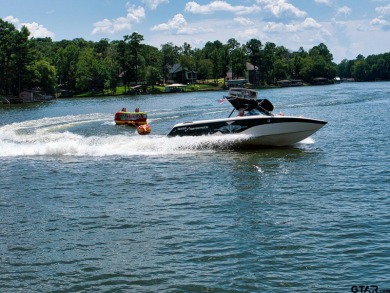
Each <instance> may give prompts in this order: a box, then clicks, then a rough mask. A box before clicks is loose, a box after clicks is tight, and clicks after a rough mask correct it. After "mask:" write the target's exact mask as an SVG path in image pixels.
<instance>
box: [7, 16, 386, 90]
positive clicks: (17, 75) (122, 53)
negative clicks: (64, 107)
mask: <svg viewBox="0 0 390 293" xmlns="http://www.w3.org/2000/svg"><path fill="white" fill-rule="evenodd" d="M29 35H30V32H29V31H28V29H27V28H26V27H22V28H21V29H20V30H18V29H16V28H15V26H14V25H13V24H11V23H8V22H6V21H3V20H2V19H0V95H17V94H18V93H19V92H20V91H21V90H23V89H31V88H36V87H39V88H41V89H42V90H44V91H46V92H47V93H54V92H56V91H58V90H59V89H64V90H69V91H72V92H74V93H76V94H77V93H83V92H88V91H96V92H105V91H110V92H111V93H115V91H116V88H117V86H118V85H120V84H122V85H125V86H126V85H130V84H132V85H134V84H138V83H139V82H141V81H142V82H146V83H147V84H148V85H151V86H154V85H157V84H159V83H164V82H166V81H167V80H168V79H169V69H170V68H171V67H172V66H173V65H174V64H180V65H181V67H182V68H185V69H187V70H192V71H196V72H197V77H198V80H215V81H217V80H219V79H221V78H225V77H226V76H227V73H228V72H230V75H231V78H232V79H237V78H239V77H243V76H246V73H247V70H248V68H247V64H251V65H250V66H251V67H253V68H251V70H253V72H255V74H254V76H253V78H252V79H253V81H252V83H253V84H254V86H268V85H274V84H276V83H277V81H278V80H284V79H297V80H302V81H304V82H305V83H309V84H310V83H312V82H313V80H314V79H315V78H317V77H323V78H327V79H330V80H332V79H334V78H335V77H336V76H340V77H341V78H354V79H355V80H357V81H375V80H390V53H384V54H379V55H370V56H368V57H367V58H365V57H364V56H362V55H359V56H357V57H356V59H354V60H346V59H345V60H343V61H342V62H341V63H340V64H336V63H334V62H333V55H332V54H331V52H329V50H328V48H327V47H326V45H325V44H323V43H320V44H319V45H317V46H314V47H313V48H311V49H310V50H308V51H305V50H304V49H303V48H302V47H301V48H300V49H299V50H298V51H296V52H293V51H290V50H288V49H287V48H285V47H284V46H277V45H276V44H274V43H272V42H266V43H265V44H263V43H262V42H261V41H260V40H258V39H251V40H249V41H248V42H246V43H245V44H240V43H239V42H238V41H237V40H235V39H234V38H232V39H229V40H228V41H227V42H226V43H225V44H223V43H221V42H220V41H214V42H207V43H206V44H205V45H204V47H203V48H201V49H193V48H192V47H191V46H190V45H189V44H188V43H184V44H183V45H182V46H176V45H174V44H172V43H166V44H162V45H161V47H160V48H156V47H153V46H150V45H147V44H143V43H142V42H143V40H144V38H143V36H142V35H140V34H138V33H136V32H134V33H132V34H131V35H125V36H124V37H123V40H114V41H109V40H108V39H101V40H100V41H98V42H92V41H86V40H84V39H82V38H77V39H73V40H62V41H57V42H54V41H52V39H51V38H29Z"/></svg>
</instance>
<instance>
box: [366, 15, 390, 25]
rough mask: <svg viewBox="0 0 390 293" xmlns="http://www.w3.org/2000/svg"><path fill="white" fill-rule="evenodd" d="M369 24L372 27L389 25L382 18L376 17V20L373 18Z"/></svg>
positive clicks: (389, 23)
mask: <svg viewBox="0 0 390 293" xmlns="http://www.w3.org/2000/svg"><path fill="white" fill-rule="evenodd" d="M370 24H371V25H374V26H387V25H390V22H388V21H387V20H386V19H384V18H383V17H377V18H374V19H373V20H371V22H370Z"/></svg>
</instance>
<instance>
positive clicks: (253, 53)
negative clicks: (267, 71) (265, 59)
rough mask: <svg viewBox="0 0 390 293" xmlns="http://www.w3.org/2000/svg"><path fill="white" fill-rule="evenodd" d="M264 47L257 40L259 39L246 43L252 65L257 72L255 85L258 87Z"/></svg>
mask: <svg viewBox="0 0 390 293" xmlns="http://www.w3.org/2000/svg"><path fill="white" fill-rule="evenodd" d="M262 47H263V45H262V43H261V42H260V41H259V40H257V39H250V40H249V41H248V42H247V43H246V50H247V55H248V58H249V61H250V63H252V64H253V70H254V72H255V74H254V78H255V80H254V84H255V85H257V84H258V82H259V74H258V69H259V68H260V63H261V49H262Z"/></svg>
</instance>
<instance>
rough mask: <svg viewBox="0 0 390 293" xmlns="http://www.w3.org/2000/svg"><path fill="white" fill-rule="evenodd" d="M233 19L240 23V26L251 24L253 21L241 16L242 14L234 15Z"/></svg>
mask: <svg viewBox="0 0 390 293" xmlns="http://www.w3.org/2000/svg"><path fill="white" fill-rule="evenodd" d="M234 21H235V22H236V23H238V24H240V25H242V26H251V25H253V21H251V20H250V19H249V18H246V17H242V16H239V17H235V18H234Z"/></svg>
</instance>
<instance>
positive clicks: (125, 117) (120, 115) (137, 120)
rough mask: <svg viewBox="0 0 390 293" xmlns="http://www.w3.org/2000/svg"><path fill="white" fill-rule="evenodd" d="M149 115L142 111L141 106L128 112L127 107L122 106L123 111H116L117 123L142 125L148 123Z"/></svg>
mask: <svg viewBox="0 0 390 293" xmlns="http://www.w3.org/2000/svg"><path fill="white" fill-rule="evenodd" d="M147 118H148V115H147V113H146V112H140V111H139V108H136V109H135V111H134V112H128V111H127V110H126V108H122V110H121V111H118V112H116V113H115V118H114V120H115V124H116V125H130V126H134V127H137V126H140V125H144V124H147Z"/></svg>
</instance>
